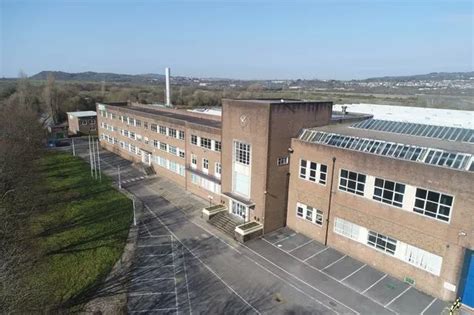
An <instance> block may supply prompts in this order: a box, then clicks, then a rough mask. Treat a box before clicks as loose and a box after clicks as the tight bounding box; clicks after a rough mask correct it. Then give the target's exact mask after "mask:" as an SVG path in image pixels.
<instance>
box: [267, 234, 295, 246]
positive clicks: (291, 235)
mask: <svg viewBox="0 0 474 315" xmlns="http://www.w3.org/2000/svg"><path fill="white" fill-rule="evenodd" d="M295 235H296V233H293V234H290V235H288V236H287V237H284V238H282V239H281V240H278V241H276V242H274V243H273V244H276V243H280V242H283V241H284V240H286V239H289V238H290V237H293V236H295ZM267 242H269V241H267ZM269 243H270V242H269Z"/></svg>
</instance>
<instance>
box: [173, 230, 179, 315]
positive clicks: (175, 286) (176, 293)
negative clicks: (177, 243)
mask: <svg viewBox="0 0 474 315" xmlns="http://www.w3.org/2000/svg"><path fill="white" fill-rule="evenodd" d="M171 255H172V257H173V274H174V294H175V303H176V311H177V312H179V308H178V282H177V281H176V265H175V262H174V250H173V238H171Z"/></svg>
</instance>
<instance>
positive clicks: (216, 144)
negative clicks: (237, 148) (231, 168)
mask: <svg viewBox="0 0 474 315" xmlns="http://www.w3.org/2000/svg"><path fill="white" fill-rule="evenodd" d="M214 150H215V151H217V152H221V151H222V143H221V142H220V141H215V142H214Z"/></svg>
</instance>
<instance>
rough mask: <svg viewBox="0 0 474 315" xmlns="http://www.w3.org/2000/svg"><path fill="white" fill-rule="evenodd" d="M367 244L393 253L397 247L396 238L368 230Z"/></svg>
mask: <svg viewBox="0 0 474 315" xmlns="http://www.w3.org/2000/svg"><path fill="white" fill-rule="evenodd" d="M367 245H369V246H372V247H375V248H376V249H379V250H381V251H384V252H386V253H389V254H391V255H394V254H395V250H396V249H397V240H396V239H393V238H390V237H388V236H385V235H383V234H379V233H377V232H373V231H369V234H368V237H367Z"/></svg>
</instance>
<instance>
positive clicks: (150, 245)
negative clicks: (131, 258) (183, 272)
mask: <svg viewBox="0 0 474 315" xmlns="http://www.w3.org/2000/svg"><path fill="white" fill-rule="evenodd" d="M166 245H170V244H158V245H137V247H158V246H166Z"/></svg>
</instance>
